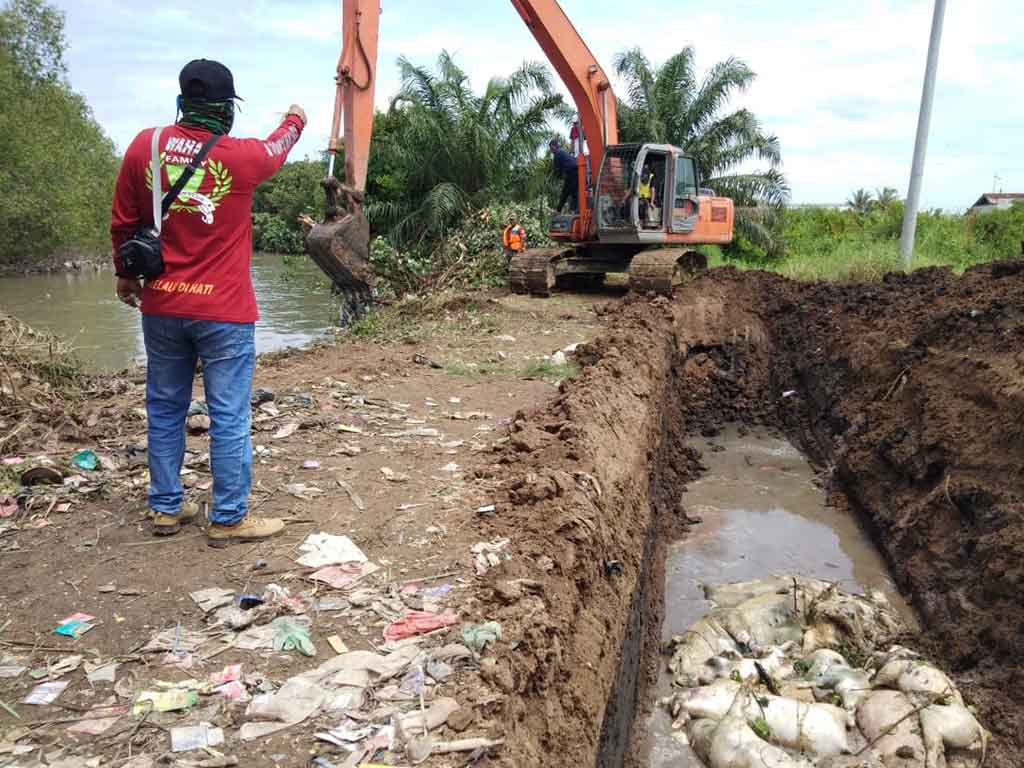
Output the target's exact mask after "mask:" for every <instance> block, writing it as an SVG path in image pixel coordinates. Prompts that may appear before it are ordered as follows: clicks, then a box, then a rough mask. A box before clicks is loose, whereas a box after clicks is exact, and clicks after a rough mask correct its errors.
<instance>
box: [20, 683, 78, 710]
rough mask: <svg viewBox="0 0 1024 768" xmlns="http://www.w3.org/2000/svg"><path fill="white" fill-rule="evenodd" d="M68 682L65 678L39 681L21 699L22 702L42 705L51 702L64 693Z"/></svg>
mask: <svg viewBox="0 0 1024 768" xmlns="http://www.w3.org/2000/svg"><path fill="white" fill-rule="evenodd" d="M68 685H69V683H68V682H67V681H66V680H54V681H53V682H50V683H40V684H39V685H37V686H36V687H35V688H33V689H32V690H31V691H30V692H29V694H28V696H26V697H25V698H24V699H22V700H21V703H22V704H35V705H44V704H52V703H53V702H55V701H56V700H57V697H58V696H60V695H61V694H62V693H64V689H65V688H67V687H68Z"/></svg>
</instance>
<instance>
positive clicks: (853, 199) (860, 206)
mask: <svg viewBox="0 0 1024 768" xmlns="http://www.w3.org/2000/svg"><path fill="white" fill-rule="evenodd" d="M846 207H847V208H849V209H850V210H851V211H853V212H854V213H858V214H861V215H863V214H868V213H871V211H873V210H874V209H875V200H874V198H872V197H871V193H870V192H869V191H868V190H866V189H858V190H857V191H856V192H854V193H853V194H852V195H850V198H849V199H848V200H847V201H846Z"/></svg>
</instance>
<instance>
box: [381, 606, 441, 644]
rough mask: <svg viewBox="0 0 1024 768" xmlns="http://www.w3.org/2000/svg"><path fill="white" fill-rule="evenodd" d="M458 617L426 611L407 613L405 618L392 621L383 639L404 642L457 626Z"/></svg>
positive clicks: (385, 630)
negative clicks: (410, 638) (407, 639)
mask: <svg viewBox="0 0 1024 768" xmlns="http://www.w3.org/2000/svg"><path fill="white" fill-rule="evenodd" d="M458 621H459V618H458V616H456V615H455V614H454V613H451V612H448V613H429V612H427V611H409V613H407V614H406V615H405V616H403V617H402V618H400V619H398V620H397V621H393V622H391V623H390V624H388V626H386V627H385V628H384V639H385V640H388V641H389V642H395V641H397V640H405V639H406V638H409V637H415V636H416V635H422V634H425V633H427V632H434V631H435V630H438V629H444V628H445V627H450V626H452V625H453V624H457V623H458Z"/></svg>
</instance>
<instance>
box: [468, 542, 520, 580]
mask: <svg viewBox="0 0 1024 768" xmlns="http://www.w3.org/2000/svg"><path fill="white" fill-rule="evenodd" d="M511 543H512V540H511V539H497V540H495V541H492V542H486V541H481V542H478V543H477V544H474V545H473V546H472V547H470V551H471V552H472V553H473V567H474V568H475V569H476V574H477V576H483V575H484V574H485V573H487V571H489V570H490V569H491V568H494V567H496V566H498V565H500V564H501V557H499V553H501V552H504V550H505V548H506V547H508V545H509V544H511Z"/></svg>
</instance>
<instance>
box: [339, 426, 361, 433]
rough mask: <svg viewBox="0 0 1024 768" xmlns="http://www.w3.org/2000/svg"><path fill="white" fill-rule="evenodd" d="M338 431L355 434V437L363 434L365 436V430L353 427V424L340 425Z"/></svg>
mask: <svg viewBox="0 0 1024 768" xmlns="http://www.w3.org/2000/svg"><path fill="white" fill-rule="evenodd" d="M338 431H339V432H348V433H350V434H353V435H361V434H363V430H362V429H361V428H359V427H355V426H352V425H351V424H339V425H338Z"/></svg>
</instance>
